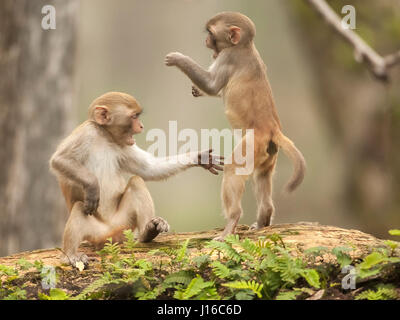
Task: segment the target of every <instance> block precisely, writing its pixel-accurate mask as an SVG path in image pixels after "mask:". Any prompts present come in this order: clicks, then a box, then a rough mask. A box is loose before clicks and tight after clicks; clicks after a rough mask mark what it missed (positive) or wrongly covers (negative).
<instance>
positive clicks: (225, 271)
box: [211, 261, 230, 279]
mask: <svg viewBox="0 0 400 320" xmlns="http://www.w3.org/2000/svg"><path fill="white" fill-rule="evenodd" d="M211 267H212V270H213V272H214V274H215V275H216V276H217V277H218V278H220V279H225V278H227V277H228V276H229V274H230V270H229V268H228V267H227V266H225V265H224V264H222V263H221V262H219V261H214V262H212V263H211Z"/></svg>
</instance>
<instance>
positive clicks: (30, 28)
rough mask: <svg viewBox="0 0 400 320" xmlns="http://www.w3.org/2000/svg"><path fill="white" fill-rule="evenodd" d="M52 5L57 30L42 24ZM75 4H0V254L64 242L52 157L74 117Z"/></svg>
mask: <svg viewBox="0 0 400 320" xmlns="http://www.w3.org/2000/svg"><path fill="white" fill-rule="evenodd" d="M48 4H51V5H53V6H54V7H55V9H56V29H55V30H51V29H50V30H43V29H42V24H41V23H42V19H43V17H45V14H42V12H41V10H42V7H43V6H45V5H48ZM77 4H78V3H77V1H76V0H68V1H64V0H56V1H48V0H44V1H43V0H34V1H32V0H2V1H1V2H0V72H1V77H0V108H1V109H0V110H1V112H0V132H1V133H0V146H1V149H0V163H1V171H0V255H5V254H7V253H12V252H15V251H20V250H29V249H34V248H42V247H50V246H54V245H55V244H57V243H59V240H60V234H61V228H62V225H63V224H64V222H65V218H66V217H65V214H63V212H64V204H63V203H62V202H61V197H60V194H59V192H58V187H57V185H56V181H55V179H54V177H52V176H51V175H50V174H49V170H48V160H49V158H50V156H51V154H52V152H53V151H54V149H55V146H56V144H57V142H58V141H60V139H61V138H62V137H63V136H65V133H66V131H67V130H69V129H70V122H71V119H72V115H71V112H72V110H73V109H72V97H73V74H74V70H73V63H74V52H75V38H76V30H75V26H76V13H77V9H78V7H77Z"/></svg>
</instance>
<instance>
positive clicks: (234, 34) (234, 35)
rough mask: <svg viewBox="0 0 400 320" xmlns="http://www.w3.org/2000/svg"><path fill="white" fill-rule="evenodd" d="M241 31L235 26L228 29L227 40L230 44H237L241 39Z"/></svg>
mask: <svg viewBox="0 0 400 320" xmlns="http://www.w3.org/2000/svg"><path fill="white" fill-rule="evenodd" d="M241 31H242V30H241V29H240V28H239V27H236V26H232V27H229V39H230V40H231V42H232V44H235V45H236V44H238V43H239V41H240V37H241V34H240V33H241Z"/></svg>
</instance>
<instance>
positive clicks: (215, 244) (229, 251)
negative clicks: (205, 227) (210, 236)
mask: <svg viewBox="0 0 400 320" xmlns="http://www.w3.org/2000/svg"><path fill="white" fill-rule="evenodd" d="M206 248H210V249H213V250H217V251H219V252H221V253H222V254H223V255H224V256H225V257H226V258H227V259H231V260H233V261H234V262H236V263H239V262H240V261H242V260H243V259H244V258H243V257H242V255H240V253H239V252H237V251H236V249H234V248H233V247H232V245H231V244H230V243H227V242H220V241H215V240H211V241H210V242H209V243H208V244H207V245H206Z"/></svg>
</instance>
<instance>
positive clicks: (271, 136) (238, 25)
mask: <svg viewBox="0 0 400 320" xmlns="http://www.w3.org/2000/svg"><path fill="white" fill-rule="evenodd" d="M206 30H207V32H208V37H207V39H206V46H207V47H208V48H210V49H211V50H213V58H214V59H215V61H214V62H213V63H212V64H211V66H210V67H209V69H208V70H204V69H203V68H202V67H200V66H199V65H198V64H197V63H196V62H195V61H193V60H192V59H191V58H190V57H187V56H185V55H183V54H181V53H179V52H172V53H169V54H168V55H167V56H166V58H165V64H166V65H167V66H176V67H178V68H179V69H180V70H181V71H182V72H183V73H185V74H186V75H187V76H188V77H189V78H190V80H191V81H192V82H193V84H194V86H193V87H192V94H193V96H195V97H198V96H202V95H204V94H206V95H210V96H217V95H221V96H222V97H223V101H224V104H225V115H226V116H227V118H228V120H229V122H230V123H231V125H232V127H233V128H235V129H242V130H245V129H254V170H253V172H252V173H251V175H252V176H253V181H254V186H255V188H254V189H255V193H256V199H257V204H258V209H257V211H258V212H257V221H256V222H255V223H254V224H253V225H252V228H254V229H258V228H263V227H265V226H269V225H270V223H271V220H272V217H273V213H274V205H273V202H272V198H271V193H272V174H273V172H274V168H275V164H276V160H277V156H278V148H279V147H281V148H282V149H283V151H284V152H285V154H286V155H287V156H288V157H289V158H290V159H291V160H292V161H293V163H294V174H293V176H292V178H291V180H290V181H289V183H288V185H287V191H289V192H291V191H293V190H294V189H295V188H296V187H297V186H298V185H299V184H300V183H301V182H302V180H303V178H304V173H305V160H304V158H303V155H302V154H301V152H300V151H299V150H298V149H297V148H296V147H295V146H294V144H293V142H292V141H291V140H290V139H289V138H287V137H286V136H284V135H283V133H282V131H281V124H280V121H279V118H278V114H277V112H276V109H275V103H274V99H273V96H272V91H271V87H270V85H269V82H268V79H267V74H266V66H265V64H264V62H263V61H262V59H261V57H260V55H259V53H258V51H257V49H256V47H255V45H254V42H253V39H254V36H255V33H256V28H255V25H254V23H253V22H252V21H251V20H250V19H249V18H248V17H246V16H245V15H243V14H241V13H236V12H222V13H220V14H217V15H216V16H214V17H213V18H211V19H210V20H209V21H208V22H207V24H206ZM245 145H246V139H245V137H244V138H243V139H242V140H241V142H240V143H239V144H238V145H237V146H236V147H235V150H234V153H233V155H232V162H231V163H228V161H225V162H226V163H225V166H224V177H223V182H222V202H223V208H224V212H225V216H226V218H227V225H226V227H225V229H224V231H223V233H222V234H221V235H220V236H219V237H218V238H217V239H218V240H222V239H223V238H224V237H225V236H226V235H228V234H230V233H233V232H234V231H235V227H236V225H237V223H238V221H239V219H240V217H241V215H242V207H241V198H242V195H243V192H244V189H245V182H246V180H247V178H248V177H249V175H250V174H249V175H238V174H236V170H235V169H236V168H238V167H240V165H239V161H235V156H234V154H235V151H240V152H241V151H242V150H243V148H244V147H245Z"/></svg>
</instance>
